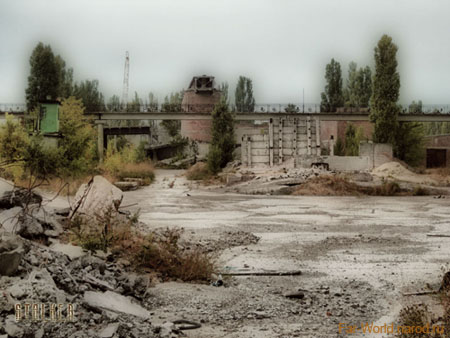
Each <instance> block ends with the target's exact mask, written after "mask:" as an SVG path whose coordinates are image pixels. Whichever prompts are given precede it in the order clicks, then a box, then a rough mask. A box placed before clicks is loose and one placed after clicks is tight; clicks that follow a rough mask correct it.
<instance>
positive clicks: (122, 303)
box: [83, 291, 150, 318]
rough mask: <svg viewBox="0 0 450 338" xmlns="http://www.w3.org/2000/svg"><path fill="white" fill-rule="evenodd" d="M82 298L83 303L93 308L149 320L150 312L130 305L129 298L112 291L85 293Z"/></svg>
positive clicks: (132, 304)
mask: <svg viewBox="0 0 450 338" xmlns="http://www.w3.org/2000/svg"><path fill="white" fill-rule="evenodd" d="M83 298H84V302H85V303H86V304H87V305H88V306H90V307H93V308H97V309H100V310H107V311H113V312H119V313H126V314H129V315H133V316H137V317H141V318H150V312H149V311H147V310H146V309H144V308H143V307H142V306H140V305H138V304H136V303H132V302H131V300H130V299H129V298H127V297H124V296H122V295H119V294H118V293H115V292H112V291H106V292H105V293H103V292H94V291H86V292H85V293H84V297H83Z"/></svg>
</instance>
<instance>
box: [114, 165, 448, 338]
mask: <svg viewBox="0 0 450 338" xmlns="http://www.w3.org/2000/svg"><path fill="white" fill-rule="evenodd" d="M173 182H174V183H173ZM172 183H173V184H172ZM172 185H173V187H172V188H171V187H170V186H172ZM133 204H135V205H133ZM449 204H450V198H448V197H447V198H442V199H437V198H434V197H433V196H424V197H308V196H305V197H300V196H292V197H291V196H249V195H238V194H231V193H222V192H217V191H215V190H214V188H211V187H208V188H202V187H199V186H198V185H197V184H195V183H192V182H188V181H186V180H185V178H184V177H183V176H182V171H176V170H159V171H157V173H156V181H155V183H154V184H152V185H151V186H149V187H146V188H143V189H141V190H137V191H132V192H127V193H125V200H124V202H123V203H122V205H133V206H132V207H129V208H128V209H129V210H131V211H136V210H138V209H140V215H141V216H140V220H141V221H143V222H144V223H145V224H146V226H147V227H148V229H156V228H160V227H182V228H184V229H185V232H184V239H185V240H186V241H187V242H192V243H194V242H195V241H201V242H203V243H206V244H207V245H210V246H211V245H212V246H214V245H215V243H216V244H217V249H219V251H218V252H219V254H218V261H219V267H220V269H222V270H223V271H250V272H251V271H253V272H261V271H263V270H277V271H292V270H301V271H302V274H301V275H300V276H239V277H231V278H226V279H225V283H226V287H223V286H222V287H214V286H210V285H199V284H183V283H177V282H171V283H162V284H158V285H156V286H155V287H154V288H152V289H151V290H152V292H151V297H149V298H148V300H147V305H148V308H149V309H151V311H152V316H153V320H152V322H155V323H159V322H164V321H167V320H169V321H173V320H176V319H181V318H184V319H188V320H193V321H197V322H201V323H202V327H201V328H200V329H196V330H193V331H185V332H186V334H187V335H188V336H189V337H339V336H342V337H345V336H346V334H341V335H340V334H339V333H338V323H340V322H343V323H347V324H349V325H359V324H360V322H362V321H363V322H366V321H370V322H372V321H374V322H376V323H378V324H384V323H385V322H387V323H391V322H395V321H396V315H397V313H398V310H399V309H400V308H401V306H402V305H403V304H405V303H411V302H415V301H420V297H410V296H404V295H403V294H404V293H410V292H416V291H420V290H424V289H426V288H427V285H429V286H431V287H432V288H438V286H439V282H440V278H441V276H442V271H441V268H442V267H443V266H445V265H446V264H447V263H448V262H449V257H450V245H449V244H450V238H445V237H430V236H427V234H450V221H449V220H450V208H449ZM235 232H240V233H237V234H236V235H234V236H233V234H234V233H235ZM247 233H251V234H253V235H255V236H257V237H259V238H260V239H259V241H257V242H256V241H254V240H250V239H251V238H253V237H252V236H251V234H247ZM227 239H230V240H229V241H228V242H229V245H227V244H226V243H227ZM255 242H256V243H255ZM224 243H225V244H224ZM299 290H300V291H301V292H303V294H304V298H303V299H288V298H286V297H285V296H284V295H285V294H286V293H289V292H295V291H299ZM375 336H376V337H381V336H383V335H380V334H376V335H375Z"/></svg>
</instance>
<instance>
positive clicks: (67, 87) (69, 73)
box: [55, 55, 73, 98]
mask: <svg viewBox="0 0 450 338" xmlns="http://www.w3.org/2000/svg"><path fill="white" fill-rule="evenodd" d="M55 62H56V65H57V67H58V74H59V89H58V96H59V97H60V98H68V97H69V96H71V95H72V94H73V69H72V68H68V69H66V62H65V61H64V60H63V58H62V57H61V56H60V55H57V56H56V57H55Z"/></svg>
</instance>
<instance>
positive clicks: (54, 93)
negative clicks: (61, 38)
mask: <svg viewBox="0 0 450 338" xmlns="http://www.w3.org/2000/svg"><path fill="white" fill-rule="evenodd" d="M30 67H31V69H30V75H29V76H28V87H27V89H26V90H25V94H26V100H27V109H28V111H31V110H33V109H34V108H36V106H37V104H38V102H39V101H42V100H45V99H47V98H48V97H50V98H51V99H56V98H57V97H58V96H59V90H60V81H61V76H60V68H59V66H58V64H57V62H56V60H55V55H54V54H53V51H52V48H51V47H50V45H44V44H43V43H42V42H39V43H38V45H37V46H36V47H35V48H34V50H33V53H32V54H31V57H30Z"/></svg>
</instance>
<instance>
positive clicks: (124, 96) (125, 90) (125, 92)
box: [122, 51, 130, 109]
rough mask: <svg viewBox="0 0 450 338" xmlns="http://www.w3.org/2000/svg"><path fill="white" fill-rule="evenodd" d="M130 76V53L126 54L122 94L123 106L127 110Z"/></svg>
mask: <svg viewBox="0 0 450 338" xmlns="http://www.w3.org/2000/svg"><path fill="white" fill-rule="evenodd" d="M129 74H130V55H129V54H128V51H127V52H125V69H124V71H123V92H122V106H123V108H124V109H125V108H127V104H128V76H129Z"/></svg>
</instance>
